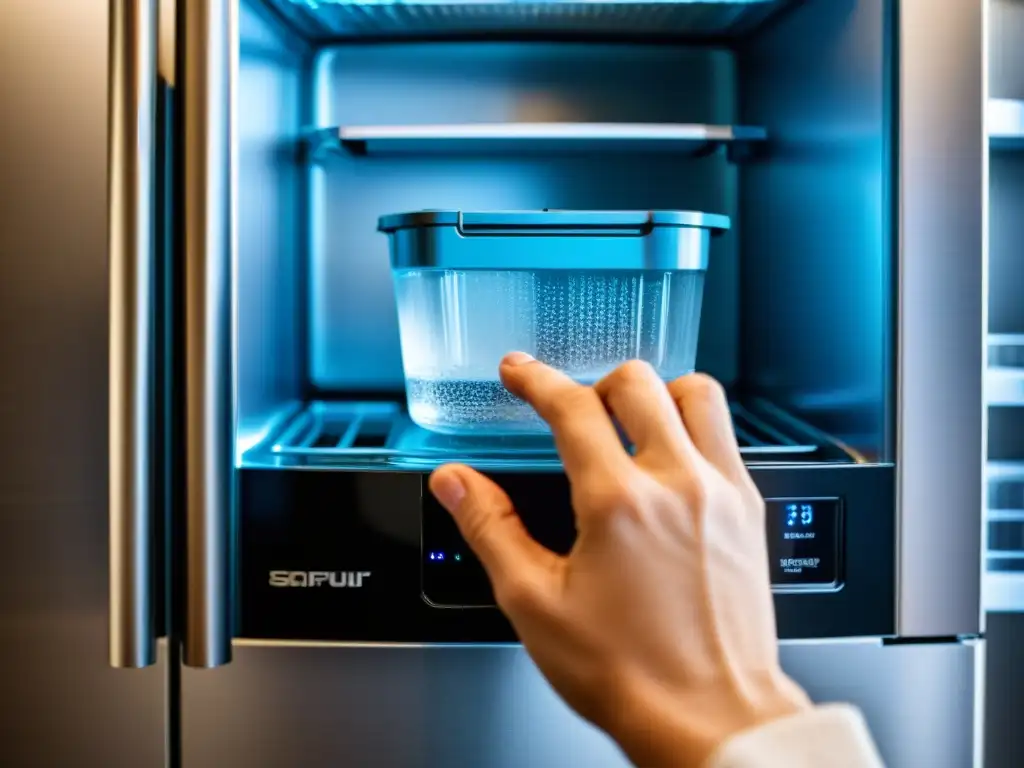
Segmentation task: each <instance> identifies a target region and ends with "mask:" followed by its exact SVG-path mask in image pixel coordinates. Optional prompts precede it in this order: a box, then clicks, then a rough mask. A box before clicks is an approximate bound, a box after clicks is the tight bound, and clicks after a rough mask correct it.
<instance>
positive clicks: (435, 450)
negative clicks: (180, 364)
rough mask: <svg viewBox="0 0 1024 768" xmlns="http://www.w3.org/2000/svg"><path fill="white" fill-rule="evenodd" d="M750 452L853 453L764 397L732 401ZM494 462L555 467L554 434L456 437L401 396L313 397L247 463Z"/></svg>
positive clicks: (781, 458) (411, 466) (405, 465)
mask: <svg viewBox="0 0 1024 768" xmlns="http://www.w3.org/2000/svg"><path fill="white" fill-rule="evenodd" d="M730 408H731V410H732V415H733V422H734V425H735V429H736V437H737V440H738V442H739V444H740V452H741V453H742V454H743V456H744V459H745V460H746V461H747V462H748V463H751V464H755V463H789V462H806V461H813V462H823V461H824V462H828V461H845V462H849V461H851V460H853V458H852V457H851V456H850V454H849V453H847V452H846V451H844V450H843V448H842V447H841V446H840V445H838V444H837V443H835V442H834V441H832V440H831V439H830V438H829V437H828V436H827V435H824V434H823V433H819V432H817V431H816V430H814V429H813V428H812V427H810V426H809V425H806V424H804V423H803V422H802V421H800V420H799V419H797V418H796V417H794V416H792V415H790V414H788V413H787V412H785V411H783V410H782V409H780V408H778V407H776V406H774V405H773V404H771V403H769V402H767V401H763V400H750V401H743V402H740V401H733V402H732V403H731V404H730ZM454 460H458V461H465V462H469V463H472V464H473V465H474V466H478V467H481V468H492V469H538V470H543V469H552V470H557V469H559V468H560V467H561V461H560V460H559V458H558V455H557V453H556V452H555V449H554V444H553V442H552V441H551V439H550V437H546V436H543V435H542V436H504V437H487V438H481V437H473V438H470V437H455V436H449V435H439V434H435V433H432V432H429V431H427V430H424V429H421V428H420V427H418V426H416V425H415V424H414V423H413V422H412V421H411V420H410V419H409V417H408V415H407V414H406V412H405V410H404V408H403V407H402V406H401V405H400V404H398V403H395V402H336V401H315V402H312V403H309V404H308V405H307V406H306V407H305V408H304V409H303V410H301V411H300V412H299V413H298V414H297V415H296V416H294V417H293V418H292V419H290V420H288V421H286V422H285V423H284V424H283V425H282V426H281V427H280V428H279V429H277V430H276V431H275V432H274V434H272V435H271V436H270V437H269V438H268V439H267V440H265V441H263V442H262V443H261V444H260V445H258V446H256V447H254V448H252V449H251V450H250V451H248V452H247V453H246V454H245V456H244V457H243V461H242V464H243V466H253V467H257V466H273V467H289V466H291V467H303V466H305V467H318V466H319V467H342V468H345V467H347V468H353V469H380V470H394V471H401V470H414V471H415V470H422V471H429V469H431V468H433V467H435V466H437V465H438V464H441V463H444V462H447V461H454Z"/></svg>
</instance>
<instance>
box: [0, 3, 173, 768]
mask: <svg viewBox="0 0 1024 768" xmlns="http://www.w3.org/2000/svg"><path fill="white" fill-rule="evenodd" d="M0 30H2V36H3V43H2V44H0V95H2V96H0V111H2V113H3V120H0V168H2V169H3V170H2V173H0V529H2V531H3V533H2V535H0V680H2V681H3V682H2V687H3V692H4V706H3V707H0V735H2V738H0V765H3V766H5V768H21V767H22V766H31V767H33V768H34V767H35V766H67V765H103V766H111V767H112V768H121V767H122V766H123V767H124V768H150V767H155V766H160V765H162V763H163V748H164V744H163V739H164V728H163V715H164V711H163V706H164V675H165V673H166V664H165V660H164V659H165V657H164V656H163V654H162V653H161V652H158V653H157V663H156V664H155V665H154V666H152V667H149V668H147V669H143V670H139V671H132V672H128V671H124V670H114V669H111V668H110V666H109V657H110V645H109V619H108V600H109V573H108V562H109V560H108V555H109V550H108V545H109V541H108V533H107V528H108V509H107V508H108V433H107V430H108V406H107V402H108V373H109V372H108V365H107V359H108V353H109V290H110V280H109V273H108V268H107V267H108V264H107V261H108V256H107V232H106V229H107V146H108V144H107V103H108V102H107V95H108V90H107V78H108V66H107V64H108V59H107V56H108V3H107V2H106V0H72V1H71V2H66V3H19V2H14V3H11V2H5V3H0Z"/></svg>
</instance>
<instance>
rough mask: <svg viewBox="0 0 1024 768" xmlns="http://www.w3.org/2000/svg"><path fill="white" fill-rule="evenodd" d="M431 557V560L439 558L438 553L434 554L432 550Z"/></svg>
mask: <svg viewBox="0 0 1024 768" xmlns="http://www.w3.org/2000/svg"><path fill="white" fill-rule="evenodd" d="M430 559H431V560H436V559H437V556H436V555H435V554H434V553H433V552H431V553H430Z"/></svg>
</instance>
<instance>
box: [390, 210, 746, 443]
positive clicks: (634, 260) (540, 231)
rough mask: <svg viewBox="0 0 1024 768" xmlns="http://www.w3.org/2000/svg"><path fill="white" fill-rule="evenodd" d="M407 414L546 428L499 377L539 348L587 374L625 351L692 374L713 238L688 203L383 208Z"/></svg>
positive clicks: (476, 428) (605, 370) (515, 430)
mask: <svg viewBox="0 0 1024 768" xmlns="http://www.w3.org/2000/svg"><path fill="white" fill-rule="evenodd" d="M379 228H380V230H381V231H383V232H386V233H387V234H388V235H389V240H390V247H391V265H392V272H393V276H394V282H395V295H396V302H397V309H398V323H399V330H400V336H401V346H402V363H403V368H404V371H405V384H406V393H407V397H408V404H409V415H410V416H411V417H412V420H413V421H415V422H416V423H417V424H418V425H420V426H422V427H424V428H426V429H430V430H432V431H435V432H441V433H446V434H452V435H470V434H476V435H495V434H529V433H542V432H547V431H548V427H547V425H546V424H545V423H544V422H543V421H541V420H540V419H539V418H538V417H537V415H536V414H535V413H534V412H533V410H532V409H531V408H530V407H529V406H528V405H527V404H526V403H524V402H523V401H521V400H519V399H518V398H516V397H514V396H513V395H511V394H510V393H509V392H508V391H507V390H506V389H505V387H504V386H503V385H502V383H501V381H500V380H499V378H498V365H499V363H500V361H501V359H502V357H503V356H504V355H506V354H507V353H509V352H511V351H514V350H518V351H520V352H525V353H527V354H530V355H533V356H534V357H536V358H537V359H538V360H541V361H542V362H544V363H547V364H548V365H551V366H553V367H555V368H557V369H559V370H561V371H563V372H564V373H566V374H568V375H569V376H570V377H572V378H573V379H575V380H576V381H579V382H581V383H584V384H593V383H595V382H597V381H598V380H599V379H601V378H603V377H604V376H606V375H607V374H609V373H611V371H612V370H614V369H615V368H616V367H618V366H619V365H621V364H622V363H624V362H626V361H627V360H630V359H633V358H636V359H641V360H644V361H646V362H648V363H650V364H651V365H652V366H653V367H654V369H655V370H656V371H657V373H658V374H659V375H660V376H661V377H662V378H663V379H664V380H666V381H670V380H672V379H675V378H677V377H679V376H682V375H684V374H687V373H691V372H693V370H694V363H695V360H696V356H697V332H698V329H699V326H700V307H701V299H702V295H703V288H704V273H705V270H706V268H707V260H708V245H709V240H710V236H711V235H712V234H714V233H717V232H722V231H724V230H725V229H727V228H728V219H727V218H725V217H722V216H711V215H707V214H702V213H689V212H683V211H658V212H648V211H635V212H634V211H544V212H502V213H493V212H492V213H476V212H461V211H437V212H421V213H415V214H399V215H392V216H385V217H383V218H382V219H381V220H380V225H379Z"/></svg>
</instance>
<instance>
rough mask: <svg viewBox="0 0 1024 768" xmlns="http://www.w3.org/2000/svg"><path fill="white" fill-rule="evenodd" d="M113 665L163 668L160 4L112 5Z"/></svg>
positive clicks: (140, 0)
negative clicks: (158, 492)
mask: <svg viewBox="0 0 1024 768" xmlns="http://www.w3.org/2000/svg"><path fill="white" fill-rule="evenodd" d="M110 7H111V20H110V22H111V23H110V30H111V37H110V88H111V90H110V117H109V142H110V147H109V153H110V154H109V163H110V171H109V173H110V177H109V184H110V195H109V203H108V205H109V216H110V223H109V227H110V231H109V237H110V244H109V248H110V663H111V664H112V665H113V666H115V667H144V666H148V665H150V664H153V663H154V662H155V660H156V638H155V628H154V621H155V616H154V613H155V609H154V604H153V597H154V593H153V591H154V583H153V570H154V568H153V562H152V546H153V543H152V540H151V538H152V533H153V532H152V521H153V510H152V509H151V508H150V455H149V451H150V446H151V445H152V444H153V442H154V434H153V412H152V404H153V398H154V381H153V375H152V365H153V342H154V315H153V312H154V309H153V260H154V258H155V251H154V247H155V237H154V219H153V217H154V204H155V197H154V185H155V178H156V177H155V175H154V167H155V162H156V156H155V147H154V144H153V141H154V131H155V121H156V114H155V109H156V99H155V91H156V2H155V0H128V1H127V2H121V3H111V6H110Z"/></svg>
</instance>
